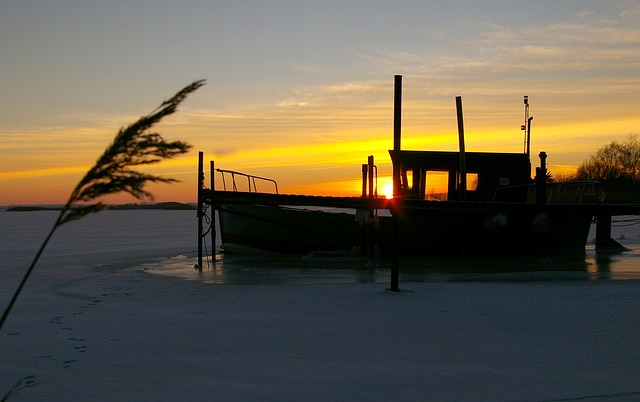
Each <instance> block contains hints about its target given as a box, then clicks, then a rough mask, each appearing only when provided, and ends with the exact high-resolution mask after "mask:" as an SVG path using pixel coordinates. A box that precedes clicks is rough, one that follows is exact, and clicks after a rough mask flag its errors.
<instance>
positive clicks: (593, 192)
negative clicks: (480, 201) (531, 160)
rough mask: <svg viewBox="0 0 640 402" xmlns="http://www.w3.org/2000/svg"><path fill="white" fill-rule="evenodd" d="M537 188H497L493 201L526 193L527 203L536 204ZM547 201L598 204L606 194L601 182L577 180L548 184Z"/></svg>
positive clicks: (530, 186)
mask: <svg viewBox="0 0 640 402" xmlns="http://www.w3.org/2000/svg"><path fill="white" fill-rule="evenodd" d="M535 190H536V187H535V185H533V184H523V185H516V186H505V187H500V188H497V189H496V190H495V191H494V193H493V201H494V202H497V201H508V200H511V199H513V197H514V195H515V194H517V193H522V191H526V192H527V193H528V196H527V202H535V201H534V199H535V197H533V195H534V194H535ZM546 190H547V194H546V199H547V203H549V204H559V203H563V204H581V203H584V202H589V203H597V202H601V201H602V200H603V198H604V192H603V191H602V186H601V184H600V182H599V181H591V180H575V181H567V182H556V183H547V184H546Z"/></svg>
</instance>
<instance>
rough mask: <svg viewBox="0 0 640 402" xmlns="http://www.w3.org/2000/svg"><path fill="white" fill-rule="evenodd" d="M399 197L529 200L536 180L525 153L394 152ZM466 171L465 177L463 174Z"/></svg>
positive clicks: (454, 199) (453, 199)
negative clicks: (529, 191) (398, 180)
mask: <svg viewBox="0 0 640 402" xmlns="http://www.w3.org/2000/svg"><path fill="white" fill-rule="evenodd" d="M389 154H390V155H391V160H392V162H393V164H394V166H397V167H399V170H400V194H399V195H400V196H401V197H403V198H406V199H421V200H442V201H485V202H492V201H499V202H526V201H527V192H528V190H529V188H530V186H531V184H532V183H533V180H532V179H531V162H530V161H529V157H528V156H527V154H524V153H494V152H466V153H465V154H464V155H465V157H464V161H461V158H460V155H461V154H460V153H459V152H447V151H393V150H390V151H389ZM461 167H464V168H463V169H464V170H465V172H466V173H465V174H464V177H462V176H463V175H462V174H461V173H460V172H461V171H462V169H461Z"/></svg>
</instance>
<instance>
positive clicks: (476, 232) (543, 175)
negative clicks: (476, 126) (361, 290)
mask: <svg viewBox="0 0 640 402" xmlns="http://www.w3.org/2000/svg"><path fill="white" fill-rule="evenodd" d="M401 82H402V80H401V76H395V81H394V84H395V87H394V89H395V95H394V127H393V128H394V129H393V131H394V141H393V150H391V151H389V153H390V155H391V159H392V163H393V189H394V191H393V194H394V197H393V198H392V199H386V198H382V197H379V196H378V195H377V194H376V191H377V190H375V189H374V180H376V178H375V177H374V172H375V175H377V167H376V166H375V165H374V162H373V157H372V156H369V157H368V160H367V163H366V164H363V165H362V195H361V196H359V197H355V196H354V197H333V196H314V195H299V194H280V193H279V192H278V188H277V184H276V183H275V181H274V180H271V179H267V178H261V177H256V176H249V175H243V174H241V173H239V172H233V171H222V170H220V169H217V170H216V169H215V166H214V162H213V161H211V162H210V163H209V164H210V173H209V174H210V183H209V188H207V187H206V186H205V173H204V154H203V153H202V152H200V153H199V158H198V193H197V194H198V195H197V199H198V267H202V258H203V253H202V243H203V240H204V236H206V234H205V230H204V229H205V228H204V223H205V216H204V211H205V206H209V207H210V208H208V210H209V211H210V217H207V218H208V219H207V220H208V223H209V225H210V227H209V228H208V229H207V231H206V233H207V234H209V235H210V236H211V244H212V245H215V239H216V235H217V234H216V231H215V227H216V224H215V222H216V210H221V212H222V211H223V210H224V211H225V213H228V212H229V210H228V209H226V206H228V205H256V206H272V207H284V206H294V207H295V206H298V207H312V208H319V207H330V208H345V209H352V210H355V211H356V213H355V214H354V217H353V220H354V221H355V220H356V217H357V218H358V223H359V224H360V225H361V232H362V236H361V241H360V244H357V242H354V244H351V246H361V248H362V250H365V251H368V256H369V260H373V259H374V253H373V250H374V247H376V246H377V247H382V246H384V247H385V248H386V250H389V251H390V253H389V254H390V256H391V279H390V290H392V291H398V290H399V270H400V264H399V258H400V254H401V253H402V247H405V243H407V242H408V243H411V245H412V246H414V248H415V247H417V248H421V247H422V246H423V245H424V246H425V248H428V247H432V248H433V247H438V245H437V244H438V243H439V242H443V241H444V242H445V243H442V244H444V245H445V246H450V247H455V246H458V244H456V242H457V241H460V242H461V243H464V241H465V239H466V240H467V241H468V240H469V238H470V237H472V236H476V238H477V239H478V240H479V242H480V243H482V244H486V245H488V244H489V242H491V241H494V242H496V241H497V242H499V244H498V246H500V247H503V249H504V250H510V248H514V249H523V248H524V247H531V248H533V250H531V249H529V251H535V252H542V253H544V252H546V251H547V249H553V248H559V249H563V248H574V249H575V248H579V247H583V249H584V246H585V245H586V244H585V243H586V238H587V234H588V231H589V228H590V226H591V223H592V222H593V221H595V222H596V244H595V247H596V251H598V252H605V251H606V252H614V251H621V250H624V247H622V246H621V245H620V244H619V243H618V242H616V241H615V240H613V239H612V238H611V222H612V217H613V216H621V215H640V204H605V203H602V202H601V200H598V198H599V194H597V192H595V191H592V190H589V189H587V190H585V189H580V190H579V191H576V192H574V191H573V190H570V191H566V188H565V192H566V193H565V194H563V195H564V196H565V197H564V198H563V197H560V196H559V193H560V191H561V190H562V186H563V185H564V183H560V184H559V185H557V186H555V187H553V186H552V184H550V183H547V169H546V153H545V152H540V154H539V157H540V166H539V167H536V169H535V170H536V175H535V179H534V180H532V179H531V177H530V176H531V162H530V150H529V141H530V131H531V120H532V119H533V117H530V116H529V113H528V108H529V103H528V98H527V97H526V96H525V97H524V99H525V107H526V113H525V119H526V120H525V124H524V125H523V126H522V127H523V130H525V144H526V146H525V152H524V153H511V154H509V153H490V152H467V151H466V149H465V144H464V124H463V120H462V119H463V117H462V115H463V114H462V100H461V98H460V97H457V98H456V109H457V119H458V134H459V144H460V150H459V151H458V152H444V151H406V150H402V149H401V123H400V122H401V93H402V87H401ZM216 171H218V172H227V173H230V174H231V175H234V174H238V175H243V176H244V177H246V178H247V179H248V191H238V190H237V187H236V185H235V182H234V183H233V186H232V187H233V188H232V190H226V186H225V189H224V190H216V182H215V180H214V177H215V173H216ZM430 171H438V172H446V173H447V174H448V189H447V194H446V196H447V198H446V199H445V200H437V201H436V200H428V199H427V196H426V189H427V188H429V187H428V186H427V172H430ZM468 175H471V176H469V177H471V178H473V179H474V180H475V181H476V182H477V183H476V188H473V189H469V188H468V187H469V186H468V184H467V180H468V178H467V177H468ZM474 175H475V176H474ZM256 179H258V180H266V181H270V182H272V183H273V184H275V192H273V193H266V192H259V191H258V190H257V186H256V185H255V182H253V186H252V180H256ZM593 183H594V182H587V183H584V182H583V183H579V184H578V185H582V186H589V185H591V184H593ZM554 192H555V193H554ZM530 195H533V196H534V198H533V199H529V198H530ZM566 195H569V197H566ZM565 198H566V199H565ZM378 210H387V211H389V213H390V217H389V218H388V219H387V220H386V221H385V224H386V225H387V228H386V229H385V230H386V232H385V236H382V237H383V240H380V239H378V240H377V241H378V243H376V240H375V236H374V224H373V220H372V219H371V217H373V216H374V215H375V214H376V211H378ZM443 217H444V219H449V221H446V220H443ZM507 217H509V219H508V220H509V222H507ZM250 218H252V219H254V220H255V221H256V222H261V221H262V222H267V219H265V217H261V216H251V217H250ZM412 220H413V221H412ZM407 222H409V223H407ZM267 223H268V225H270V226H269V227H270V228H276V227H277V225H278V221H277V219H270V220H269V221H268V222H267ZM353 225H355V223H353V224H352V225H351V226H353ZM412 225H413V226H412ZM432 225H434V226H432ZM435 225H440V226H435ZM287 226H291V225H287V224H285V223H283V225H282V227H283V228H286V227H287ZM350 228H351V227H350ZM424 228H427V229H424ZM296 229H297V230H298V231H303V230H305V229H310V228H300V227H298V228H296ZM265 230H266V229H265ZM271 230H274V231H275V230H277V229H271ZM429 230H430V231H431V233H426V232H427V231H429ZM585 230H586V231H585ZM439 231H442V233H438V232H439ZM247 232H248V230H247ZM433 232H435V233H433ZM270 233H271V232H264V231H263V232H262V235H263V236H270ZM423 236H426V237H423ZM485 237H490V239H488V240H487V239H485ZM443 239H444V240H443ZM458 239H460V240H458ZM380 241H383V242H384V244H381V243H380ZM314 244H315V243H314ZM462 245H463V246H464V244H462ZM491 245H492V246H495V244H491ZM401 246H402V247H401ZM213 251H214V252H215V250H213ZM438 251H441V250H438ZM426 254H428V253H426ZM425 258H428V257H425Z"/></svg>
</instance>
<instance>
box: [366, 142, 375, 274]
mask: <svg viewBox="0 0 640 402" xmlns="http://www.w3.org/2000/svg"><path fill="white" fill-rule="evenodd" d="M373 169H374V163H373V155H369V157H368V158H367V170H368V172H369V199H373V198H374V194H373ZM367 212H368V213H369V222H367V225H366V230H367V250H368V251H369V263H370V264H372V263H373V260H374V258H375V250H374V248H373V244H374V243H375V242H374V239H373V237H374V235H373V208H372V207H369V210H368V211H367Z"/></svg>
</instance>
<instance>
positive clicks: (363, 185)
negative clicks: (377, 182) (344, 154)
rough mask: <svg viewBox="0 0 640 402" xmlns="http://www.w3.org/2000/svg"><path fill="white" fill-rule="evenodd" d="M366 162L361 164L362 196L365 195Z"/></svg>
mask: <svg viewBox="0 0 640 402" xmlns="http://www.w3.org/2000/svg"><path fill="white" fill-rule="evenodd" d="M367 166H368V165H367V164H366V163H363V164H362V198H365V197H366V196H367Z"/></svg>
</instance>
